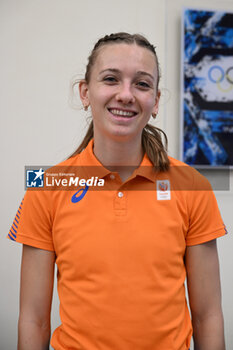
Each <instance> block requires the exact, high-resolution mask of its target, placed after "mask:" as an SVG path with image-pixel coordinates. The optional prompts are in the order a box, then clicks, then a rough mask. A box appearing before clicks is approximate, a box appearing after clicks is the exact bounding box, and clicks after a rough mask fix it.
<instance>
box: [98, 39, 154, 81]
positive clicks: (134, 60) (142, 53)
mask: <svg viewBox="0 0 233 350" xmlns="http://www.w3.org/2000/svg"><path fill="white" fill-rule="evenodd" d="M108 68H116V69H119V70H120V71H130V72H131V71H132V72H133V71H145V72H148V73H150V74H152V75H154V76H157V64H156V60H155V56H154V54H153V52H151V51H150V50H148V49H147V48H144V47H141V46H138V45H137V44H110V45H109V44H108V45H105V46H103V47H101V48H100V49H99V52H98V55H97V57H96V60H95V63H94V66H93V70H95V72H96V73H98V71H101V70H105V69H108Z"/></svg>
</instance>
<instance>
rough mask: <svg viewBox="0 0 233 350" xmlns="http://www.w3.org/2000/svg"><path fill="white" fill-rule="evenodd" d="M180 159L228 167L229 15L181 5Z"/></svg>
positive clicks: (231, 119)
mask: <svg viewBox="0 0 233 350" xmlns="http://www.w3.org/2000/svg"><path fill="white" fill-rule="evenodd" d="M181 66H182V67H181V82H182V93H181V95H182V101H181V111H182V142H181V144H182V145H181V148H182V149H181V155H182V160H183V161H184V162H185V163H187V164H190V165H193V166H203V167H211V166H212V167H213V166H214V167H229V166H232V165H233V13H227V12H223V11H209V10H197V9H189V8H185V9H184V11H183V25H182V64H181Z"/></svg>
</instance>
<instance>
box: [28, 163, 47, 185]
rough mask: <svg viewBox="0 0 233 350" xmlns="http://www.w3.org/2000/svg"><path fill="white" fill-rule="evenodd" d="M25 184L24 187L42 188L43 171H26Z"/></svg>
mask: <svg viewBox="0 0 233 350" xmlns="http://www.w3.org/2000/svg"><path fill="white" fill-rule="evenodd" d="M26 175H27V182H26V187H27V188H28V187H44V171H43V169H42V168H40V169H39V170H27V172H26Z"/></svg>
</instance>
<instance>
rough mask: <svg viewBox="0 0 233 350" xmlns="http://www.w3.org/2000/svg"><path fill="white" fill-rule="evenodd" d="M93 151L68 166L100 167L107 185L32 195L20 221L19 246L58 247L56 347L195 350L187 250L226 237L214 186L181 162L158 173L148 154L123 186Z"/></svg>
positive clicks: (89, 148) (28, 195) (89, 170)
mask: <svg viewBox="0 0 233 350" xmlns="http://www.w3.org/2000/svg"><path fill="white" fill-rule="evenodd" d="M92 147H93V141H91V142H90V143H89V145H88V146H87V148H86V149H85V150H84V151H83V152H82V153H81V154H80V155H77V156H75V157H73V158H71V159H69V160H66V161H65V162H63V163H61V165H64V166H87V165H88V166H90V165H91V166H98V174H99V175H101V176H102V178H103V179H104V180H105V187H104V188H103V189H102V190H96V191H95V190H90V189H89V190H88V191H87V192H86V194H85V196H84V197H83V198H82V200H80V201H79V202H77V203H72V201H71V197H72V196H73V195H74V193H75V192H76V191H27V193H26V194H25V198H24V201H23V204H22V206H21V207H22V208H21V209H20V215H19V216H20V219H18V220H17V221H18V224H17V226H18V227H17V235H16V239H15V240H16V241H17V242H21V243H23V244H28V245H32V246H34V247H38V248H42V249H46V250H55V252H56V256H57V258H56V264H57V267H58V293H59V298H60V317H61V326H60V327H58V328H57V329H56V330H55V332H54V333H53V335H52V340H51V345H52V347H53V348H54V349H56V350H67V349H69V350H71V349H72V350H74V349H76V350H81V349H82V350H158V349H159V350H187V349H188V348H189V345H190V339H191V335H192V326H191V320H190V316H189V312H188V308H187V304H186V299H185V287H184V281H185V278H186V271H185V266H184V260H183V258H184V254H185V248H186V245H195V244H200V243H203V242H206V241H209V240H212V239H215V238H217V237H220V236H223V235H224V234H225V233H226V230H225V227H224V225H223V222H222V219H221V216H220V213H219V210H218V207H217V203H216V199H215V197H214V194H213V192H212V190H211V188H210V185H209V183H208V181H207V180H206V179H205V178H203V177H202V176H201V175H200V174H199V173H198V172H197V171H195V170H194V169H192V168H191V167H189V166H186V165H184V164H183V163H181V162H179V161H177V160H175V159H173V158H170V161H171V169H170V170H169V171H168V172H167V173H163V174H156V172H154V170H153V168H152V166H151V163H150V161H149V159H148V158H147V156H146V155H145V156H144V159H143V161H142V163H141V166H140V167H139V168H138V169H136V170H135V171H134V173H133V175H132V176H131V178H130V179H129V180H128V181H126V182H125V183H124V184H123V183H122V182H121V179H120V178H119V176H118V174H116V173H114V175H115V178H113V176H112V173H111V172H110V171H109V170H107V169H105V168H103V167H102V166H101V164H100V163H99V162H98V160H97V159H96V158H95V156H94V154H93V152H92ZM93 169H95V168H87V169H86V168H85V171H87V173H88V175H89V176H92V175H93V172H94V170H93ZM164 181H165V185H166V184H167V183H169V184H170V187H171V188H170V193H169V195H166V193H165V195H164V192H163V191H164V190H165V192H166V190H167V189H166V186H165V189H164V187H163V186H164ZM112 185H114V190H113V189H112V188H113V187H111V186H112ZM156 186H157V187H156ZM158 186H160V187H158ZM105 188H107V189H105ZM156 188H157V189H158V190H159V191H160V190H161V196H162V197H160V196H159V194H158V191H156ZM108 189H109V190H108ZM119 192H122V194H123V196H121V197H120V196H118V193H119ZM163 196H165V197H163ZM169 196H170V199H168V197H169ZM161 198H163V199H161Z"/></svg>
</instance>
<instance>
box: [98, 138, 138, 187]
mask: <svg viewBox="0 0 233 350" xmlns="http://www.w3.org/2000/svg"><path fill="white" fill-rule="evenodd" d="M93 151H94V154H95V156H96V158H97V159H98V160H99V161H100V162H101V164H103V166H104V167H105V168H107V169H110V170H111V171H115V172H118V173H119V175H120V177H121V178H122V180H125V179H127V178H128V177H129V176H130V175H131V174H132V172H133V171H134V169H136V168H138V167H139V165H140V163H141V161H142V158H143V150H142V145H141V138H140V139H139V140H137V142H136V141H135V140H127V141H125V140H124V141H122V142H119V140H112V139H107V138H99V137H94V150H93Z"/></svg>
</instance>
